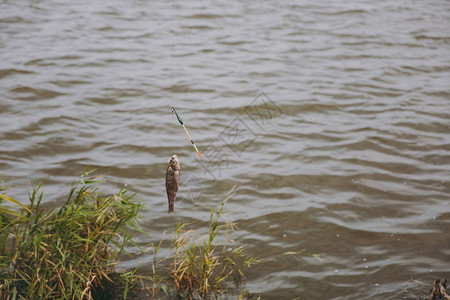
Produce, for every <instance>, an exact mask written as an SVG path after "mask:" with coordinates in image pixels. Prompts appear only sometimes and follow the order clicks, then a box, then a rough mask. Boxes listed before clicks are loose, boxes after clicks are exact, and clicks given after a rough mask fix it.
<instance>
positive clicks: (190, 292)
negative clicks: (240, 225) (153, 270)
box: [169, 188, 258, 299]
mask: <svg viewBox="0 0 450 300" xmlns="http://www.w3.org/2000/svg"><path fill="white" fill-rule="evenodd" d="M233 190H234V188H233V189H232V190H231V191H230V192H229V193H228V195H227V196H226V198H225V199H224V200H223V201H222V203H221V206H220V207H219V209H218V210H217V211H214V209H211V214H210V219H209V228H208V229H209V231H208V234H207V235H206V236H199V235H198V234H197V233H196V232H195V231H194V230H188V229H187V227H188V225H189V224H180V223H178V224H177V234H176V238H175V239H174V240H173V242H172V245H173V248H174V254H173V262H172V263H171V265H170V267H169V269H170V274H169V276H170V277H171V278H172V280H173V282H174V283H175V287H176V290H177V293H178V296H182V297H184V298H189V299H194V298H201V299H209V298H211V297H217V296H219V295H220V294H224V293H226V292H228V291H229V287H230V284H229V282H230V281H234V283H235V285H236V286H238V285H239V283H240V282H241V280H242V279H243V278H244V273H243V269H244V268H246V267H250V265H251V264H253V263H256V262H257V261H258V260H257V259H255V258H252V257H250V256H249V255H248V254H246V253H245V251H244V248H243V247H231V248H230V244H232V241H231V240H229V239H227V234H228V233H229V232H230V231H233V230H234V229H235V228H236V225H235V224H234V223H232V222H229V221H225V223H223V224H222V223H221V222H220V219H221V217H222V215H223V208H224V205H225V203H226V202H227V200H228V199H229V198H230V197H232V196H233V195H234V193H233ZM218 237H220V238H222V239H223V240H222V241H221V242H219V243H218V242H216V239H217V238H218ZM227 247H228V248H229V249H228V250H227Z"/></svg>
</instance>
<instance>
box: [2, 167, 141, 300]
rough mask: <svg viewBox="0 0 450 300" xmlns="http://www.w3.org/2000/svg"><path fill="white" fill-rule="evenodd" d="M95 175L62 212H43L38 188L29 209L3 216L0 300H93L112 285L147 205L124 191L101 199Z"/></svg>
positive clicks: (80, 185) (82, 184)
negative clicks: (143, 207)
mask: <svg viewBox="0 0 450 300" xmlns="http://www.w3.org/2000/svg"><path fill="white" fill-rule="evenodd" d="M89 173H90V172H88V171H85V173H84V174H83V176H82V178H81V179H80V181H79V182H78V183H76V184H74V185H73V186H72V188H71V190H70V193H69V195H68V197H67V200H66V201H65V203H64V205H63V206H62V207H61V208H59V209H52V210H44V209H41V202H42V198H43V193H40V192H39V190H40V186H37V187H35V188H34V189H33V191H32V193H31V194H30V196H29V200H30V204H29V206H28V208H22V210H21V211H20V212H19V213H15V212H14V211H13V210H9V209H6V208H2V209H1V210H0V219H1V223H0V225H1V228H0V299H92V294H93V292H94V291H95V289H99V288H100V289H101V288H102V285H104V283H105V282H106V281H110V276H111V274H113V272H114V267H115V266H116V264H117V262H118V258H119V254H120V253H122V252H123V251H124V247H125V245H127V244H128V243H130V242H132V239H131V235H130V232H131V231H130V229H131V228H134V229H138V226H137V215H138V211H139V209H140V207H141V205H140V204H139V203H137V202H134V201H133V200H132V198H133V196H134V194H131V195H130V194H129V193H128V192H127V191H126V190H124V189H121V190H120V191H119V192H118V193H116V194H114V195H111V196H100V194H99V192H98V189H97V188H96V187H95V185H94V184H95V183H96V182H97V181H96V180H95V179H96V178H95V177H90V178H87V179H85V178H86V177H87V176H88V175H89ZM2 198H3V199H5V197H2ZM10 202H14V201H10ZM14 203H15V202H14ZM127 275H129V274H124V276H125V277H126V276H127ZM125 277H124V278H125ZM128 277H129V276H128ZM128 277H127V278H128ZM127 278H125V279H127ZM125 282H128V281H127V280H125ZM127 289H128V287H127ZM127 289H125V290H126V291H127Z"/></svg>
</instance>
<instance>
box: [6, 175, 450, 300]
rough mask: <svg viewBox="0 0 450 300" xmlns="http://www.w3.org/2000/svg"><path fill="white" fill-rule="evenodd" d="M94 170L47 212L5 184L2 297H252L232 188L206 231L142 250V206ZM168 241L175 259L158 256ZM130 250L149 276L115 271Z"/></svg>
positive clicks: (437, 294) (183, 230)
mask: <svg viewBox="0 0 450 300" xmlns="http://www.w3.org/2000/svg"><path fill="white" fill-rule="evenodd" d="M92 172H93V171H88V170H87V169H86V170H85V172H84V173H83V174H82V176H81V178H80V180H78V181H77V182H76V183H74V184H72V187H71V189H70V192H69V194H68V197H67V200H66V201H65V202H64V204H63V205H62V206H61V207H58V208H53V209H43V208H42V207H41V202H42V199H43V197H44V194H43V193H42V192H40V188H41V186H40V185H38V186H35V187H34V188H33V191H32V192H31V193H30V195H29V204H28V205H24V204H22V203H21V202H18V201H16V200H15V199H13V198H11V197H9V196H7V195H6V194H5V192H6V191H7V189H8V188H7V187H4V186H1V185H0V300H16V299H94V300H99V299H105V300H106V299H108V300H110V299H142V298H144V299H149V298H152V299H229V298H232V299H239V300H241V299H253V298H254V297H253V295H252V294H251V293H249V292H248V291H247V290H246V289H245V271H246V270H248V268H250V267H251V266H252V265H253V264H257V263H260V262H261V261H260V260H259V259H256V258H254V257H252V256H251V255H249V254H248V253H247V251H246V250H245V248H244V247H242V246H236V244H235V242H234V241H232V240H231V239H229V237H228V236H229V234H230V233H231V232H232V231H234V230H235V229H236V228H237V227H236V224H234V223H232V222H230V221H228V220H227V219H226V218H225V217H224V215H223V213H224V205H225V204H226V202H227V201H228V199H230V198H231V197H233V195H234V187H233V189H232V190H231V191H230V192H229V193H228V194H227V195H226V197H225V198H224V200H223V201H222V202H221V205H220V206H219V208H218V209H216V210H215V209H214V208H212V209H211V213H210V219H209V222H208V227H207V228H206V229H207V233H206V234H203V235H202V234H199V233H198V231H196V230H194V229H191V228H190V227H191V225H192V224H189V223H180V222H178V223H177V224H176V225H174V228H173V230H174V231H175V235H174V237H173V238H172V240H171V242H170V244H169V243H167V242H164V236H165V232H164V233H162V235H161V238H160V239H159V241H157V242H156V243H151V244H149V246H148V247H147V248H146V249H145V250H142V249H141V248H140V247H139V245H137V243H135V242H134V240H133V237H132V235H133V233H140V234H143V235H147V234H146V233H145V232H143V231H142V230H141V229H140V227H139V219H138V217H139V211H140V209H141V208H142V207H143V205H142V204H141V203H139V201H137V200H135V199H134V197H135V195H136V194H133V193H130V192H128V191H127V190H125V189H123V188H122V189H120V190H119V191H118V192H117V193H114V194H112V195H106V196H105V195H104V194H103V193H101V192H100V190H99V189H98V187H97V185H98V183H100V182H102V181H101V180H99V179H98V177H96V176H91V173H92ZM0 179H1V178H0ZM8 205H9V206H8ZM11 206H13V207H12V208H11ZM17 208H18V209H17ZM149 239H152V237H149ZM163 243H164V247H167V248H168V250H169V255H167V256H166V257H162V258H159V257H158V254H159V251H160V249H161V246H162V245H163ZM130 246H131V247H135V249H138V250H139V254H145V255H153V261H152V264H151V272H150V273H149V274H145V273H144V274H143V272H139V271H140V270H139V266H138V267H137V268H135V269H134V270H129V271H117V270H116V266H117V264H118V263H119V258H120V256H121V255H130V254H129V253H127V252H126V251H125V248H126V247H130ZM305 250H306V249H304V250H301V251H298V252H285V253H283V254H282V255H289V256H292V257H294V258H295V259H299V258H298V257H299V256H313V257H315V258H316V259H318V260H321V258H320V256H321V255H322V254H311V253H306V252H305ZM147 273H148V272H147ZM411 280H412V279H411ZM446 284H447V280H446V279H440V280H435V281H434V282H433V284H432V288H431V290H430V291H429V292H428V294H427V299H430V300H437V299H450V296H449V295H448V294H447V293H446ZM257 299H260V297H257ZM419 299H420V298H419ZM422 299H423V298H422Z"/></svg>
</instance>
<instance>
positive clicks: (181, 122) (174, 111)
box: [172, 106, 202, 158]
mask: <svg viewBox="0 0 450 300" xmlns="http://www.w3.org/2000/svg"><path fill="white" fill-rule="evenodd" d="M172 113H175V115H176V116H177V119H178V122H180V124H181V126H183V128H184V131H186V134H187V136H188V138H189V140H190V141H191V143H192V145H193V146H194V148H195V151H197V154H198V156H199V157H200V158H202V156H201V155H200V152H199V151H198V149H197V146H195V143H194V141H193V140H192V138H191V136H190V135H189V132H188V131H187V129H186V127H185V126H184V123H183V120H181V117H180V115H178V113H177V111H176V110H175V107H173V106H172Z"/></svg>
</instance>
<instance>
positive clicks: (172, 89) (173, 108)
mask: <svg viewBox="0 0 450 300" xmlns="http://www.w3.org/2000/svg"><path fill="white" fill-rule="evenodd" d="M173 6H174V4H173V3H172V55H171V58H172V87H171V91H172V114H173V113H175V115H176V116H177V119H178V122H180V124H181V126H183V129H184V131H185V132H186V134H187V136H188V138H189V140H190V141H191V144H192V146H194V148H195V151H197V154H198V156H199V157H200V158H202V156H201V154H200V152H199V151H198V149H197V146H196V145H195V143H194V140H193V139H192V138H191V136H190V135H189V132H188V131H187V129H186V127H185V126H184V122H183V120H182V119H181V117H180V115H179V114H178V113H177V111H176V110H175V107H173V102H174V94H175V93H174V88H173V39H174V35H175V32H174V27H173V23H174V14H173Z"/></svg>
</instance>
